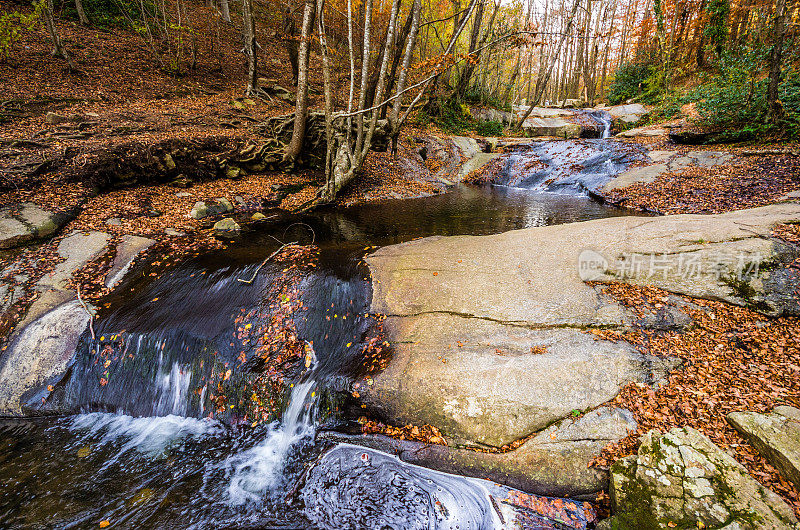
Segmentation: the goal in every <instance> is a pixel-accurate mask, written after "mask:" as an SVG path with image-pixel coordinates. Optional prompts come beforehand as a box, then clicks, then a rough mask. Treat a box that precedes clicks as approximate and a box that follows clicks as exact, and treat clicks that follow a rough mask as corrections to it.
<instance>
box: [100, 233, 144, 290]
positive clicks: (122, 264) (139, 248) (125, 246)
mask: <svg viewBox="0 0 800 530" xmlns="http://www.w3.org/2000/svg"><path fill="white" fill-rule="evenodd" d="M153 244H155V240H153V239H150V238H147V237H141V236H132V235H126V236H122V239H121V240H120V242H119V244H118V245H117V248H116V255H115V256H114V262H113V263H112V264H111V269H109V271H108V273H107V274H106V287H110V288H113V287H115V286H116V285H117V284H118V283H119V281H120V280H121V279H122V278H123V277H124V276H125V274H126V273H127V272H128V270H129V269H130V267H131V265H132V264H133V261H134V259H136V256H138V255H139V253H141V252H143V251H145V250H147V249H148V248H150V247H151V246H152V245H153Z"/></svg>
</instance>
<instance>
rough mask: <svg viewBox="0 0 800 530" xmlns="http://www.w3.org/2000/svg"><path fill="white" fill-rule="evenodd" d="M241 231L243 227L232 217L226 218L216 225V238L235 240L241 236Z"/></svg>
mask: <svg viewBox="0 0 800 530" xmlns="http://www.w3.org/2000/svg"><path fill="white" fill-rule="evenodd" d="M240 231H241V227H240V226H239V224H238V223H237V222H236V221H234V220H233V219H231V218H230V217H226V218H225V219H222V220H220V221H217V222H216V223H214V236H215V237H221V238H234V237H237V236H238V235H239V232H240Z"/></svg>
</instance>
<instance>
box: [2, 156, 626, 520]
mask: <svg viewBox="0 0 800 530" xmlns="http://www.w3.org/2000/svg"><path fill="white" fill-rule="evenodd" d="M593 142H594V143H593ZM602 142H611V141H609V140H598V141H596V142H595V141H591V140H590V141H586V142H585V143H584V144H582V147H580V149H581V150H582V155H581V156H579V155H578V154H577V151H578V150H579V148H578V147H576V145H573V144H571V143H569V142H553V143H552V144H551V145H550V146H543V145H539V144H534V145H533V146H531V147H530V151H528V152H525V153H534V154H537V156H538V155H541V158H542V159H545V158H547V159H548V160H550V162H549V164H550V165H549V166H548V167H550V171H549V173H548V175H549V176H547V177H545V176H544V175H541V176H537V177H534V176H533V173H534V172H535V171H534V169H533V168H527V169H526V168H525V167H523V166H524V165H525V164H526V161H525V160H526V159H525V157H526V156H528V155H527V154H525V153H523V152H520V153H515V154H512V155H511V157H510V160H512V159H513V162H510V166H509V171H510V173H509V174H514V172H519V175H518V177H519V181H520V182H522V181H525V182H526V184H525V185H522V186H519V187H526V189H513V188H510V187H502V186H499V187H491V186H485V187H467V186H461V187H458V188H456V189H455V190H454V191H452V192H449V193H446V194H441V195H439V196H433V197H428V198H421V199H413V200H406V201H391V202H387V203H381V204H368V205H364V206H358V207H353V208H345V209H337V210H320V211H318V212H315V213H313V214H310V215H307V216H304V217H302V218H301V219H297V218H292V219H289V220H286V221H279V222H277V223H276V224H275V225H270V226H269V227H267V228H264V229H262V230H260V231H254V232H250V233H247V234H246V235H245V237H244V238H243V239H242V241H240V242H238V243H235V244H231V245H230V246H229V248H228V249H226V250H224V251H220V252H216V253H213V254H210V255H204V256H200V257H198V258H195V259H191V260H188V261H186V262H184V263H182V264H180V265H179V266H177V267H175V268H174V269H169V270H162V269H157V268H154V267H152V266H150V265H148V264H143V265H139V266H137V267H136V268H134V270H132V271H131V272H130V273H129V274H128V276H126V277H125V278H124V279H123V280H122V283H121V284H120V286H119V287H118V288H117V289H116V290H115V291H114V292H113V293H112V294H111V295H109V296H108V297H107V298H106V299H105V300H104V303H103V304H102V305H103V308H102V309H101V311H100V315H99V318H98V319H96V321H95V323H94V331H95V338H94V339H92V337H90V335H89V333H88V331H86V332H84V334H83V336H82V337H81V341H80V344H79V346H78V348H77V351H76V353H75V356H74V358H73V359H72V360H71V361H70V364H69V366H68V367H67V369H66V372H65V374H64V376H63V377H62V378H60V379H59V380H57V381H47V382H45V386H44V388H45V389H46V390H45V389H37V390H36V391H35V392H32V393H31V394H30V396H29V399H28V401H27V403H26V407H27V410H31V411H35V412H37V413H41V414H49V416H40V417H31V418H25V419H2V418H0V527H3V528H30V527H40V528H41V527H48V528H49V527H59V528H79V527H81V528H82V527H87V526H92V527H95V526H97V525H98V524H100V523H101V522H102V521H110V522H111V524H113V525H114V527H124V528H133V527H142V528H220V527H258V528H322V529H335V528H343V527H350V528H382V527H386V528H406V527H407V528H461V529H465V528H504V527H506V528H551V527H552V528H555V526H548V525H550V522H548V521H550V519H547V520H544V519H542V520H535V518H532V517H533V516H532V515H530V514H531V512H530V511H528V512H525V510H522V511H520V510H519V509H518V508H519V506H520V503H522V504H524V503H525V502H535V503H538V504H536V505H537V506H539V505H547V500H546V498H536V499H533V498H532V497H531V498H521V497H513V495H512V493H513V491H512V490H508V489H507V488H502V487H500V486H498V485H496V484H492V483H488V482H485V481H479V480H476V479H467V478H465V477H459V476H455V475H447V474H444V473H438V472H434V471H430V470H427V469H423V468H419V467H415V466H411V465H408V464H405V463H403V462H400V461H399V460H397V459H396V458H394V457H392V456H390V455H386V454H383V453H380V452H377V451H372V450H363V449H360V448H356V447H353V446H337V447H334V448H331V447H329V446H328V445H326V443H323V442H322V441H319V442H318V441H317V440H316V438H315V437H316V432H317V430H318V428H319V427H320V424H321V423H322V422H326V423H325V425H326V428H330V426H331V425H333V426H334V428H335V426H336V425H341V424H342V422H344V421H349V420H354V419H355V417H357V415H358V414H360V413H361V412H360V408H358V406H357V405H354V404H353V403H350V405H349V406H351V407H355V409H356V410H355V411H353V410H348V408H347V407H348V406H346V403H345V402H346V400H347V399H350V398H348V397H347V396H349V395H350V394H349V392H348V393H347V394H346V395H345V394H343V393H342V392H341V391H342V390H347V389H348V388H349V387H348V384H349V382H351V381H353V380H354V379H355V378H356V377H360V376H361V375H362V374H363V371H364V370H365V369H366V366H365V357H364V354H363V352H364V351H365V346H366V345H367V344H368V343H370V340H371V335H370V333H371V330H372V328H373V326H374V322H375V321H374V319H373V318H372V316H370V315H369V314H368V312H369V306H370V299H371V284H370V280H369V272H368V270H367V269H366V267H365V266H364V264H363V262H362V261H361V260H362V258H363V256H364V254H365V252H366V251H367V249H370V248H374V247H377V246H382V245H388V244H394V243H399V242H402V241H409V240H411V239H414V238H418V237H427V236H432V235H461V234H476V235H482V234H493V233H500V232H505V231H509V230H515V229H520V228H526V227H531V226H543V225H551V224H558V223H566V222H574V221H582V220H587V219H595V218H600V217H608V216H616V215H626V214H627V213H626V212H625V211H623V210H619V209H614V208H610V207H607V206H604V205H601V204H599V203H597V202H595V201H593V200H592V199H590V198H589V197H587V196H585V195H584V194H581V193H578V192H579V191H580V190H581V189H582V188H581V186H589V185H590V184H591V183H590V182H589V180H591V179H592V178H595V177H592V175H595V176H596V178H597V180H598V181H599V180H602V178H606V177H607V175H608V174H609V173H610V172H611V171H617V170H619V169H620V168H622V167H623V166H624V165H625V164H626V163H627V160H628V159H626V158H625V156H627V155H624V154H623V153H621V152H619V151H618V150H616V149H615V148H612V149H606V148H605V147H604V145H605V144H604V143H602ZM545 155H546V156H545ZM529 159H532V158H530V157H529ZM572 160H577V161H580V162H581V165H580V166H579V169H580V171H577V172H576V170H575V168H572V169H569V168H566V167H560V165H563V164H564V163H565V161H572ZM570 163H571V162H570ZM557 166H558V167H557ZM553 175H558V179H557V180H558V181H559V182H558V183H557V184H556V183H550V184H545V183H544V181H546V180H548V179H549V178H552V176H553ZM514 179H517V176H515V177H514ZM570 179H573V180H572V181H570ZM511 180H512V178H511V177H509V186H510V185H511V183H510V182H511ZM515 182H516V181H515ZM554 188H563V189H567V188H571V189H574V190H575V192H574V193H572V194H569V193H562V194H555V193H535V192H532V190H542V191H553V189H554ZM298 221H300V222H302V224H303V225H304V226H305V227H307V228H303V229H302V230H299V231H298V229H297V227H296V225H297V223H298ZM292 227H294V228H292ZM312 232H313V236H314V237H313V238H314V239H315V246H316V247H317V249H318V254H317V255H315V258H314V260H313V265H312V264H311V263H309V264H308V266H306V267H302V268H296V269H292V270H290V269H291V266H290V265H289V264H288V263H277V262H275V261H274V260H273V261H271V262H268V263H266V264H265V265H264V266H263V267H261V263H262V261H263V260H264V258H265V257H266V256H269V255H270V254H271V253H272V252H274V251H275V250H276V248H277V247H278V246H279V245H278V243H276V241H275V238H278V239H281V240H283V241H300V243H301V244H302V245H305V246H306V247H307V246H309V243H310V241H311V239H312V238H311V236H310V235H309V234H310V233H312ZM287 271H288V272H287ZM243 278H245V279H248V278H254V281H253V282H252V283H246V282H242V281H240V279H243ZM265 336H269V337H273V336H277V337H280V340H279V341H277V342H275V343H274V344H273V343H272V342H270V341H266V342H265V340H264V337H265ZM262 354H263V355H262ZM265 358H266V359H269V362H267V363H263V362H262V363H261V365H259V362H258V361H259V360H260V359H265ZM264 364H266V366H265V365H264ZM272 365H275V366H280V368H281V369H280V373H279V374H272V373H270V371H269V369H270V367H271V366H272ZM51 388H52V390H51ZM254 395H255V396H256V398H257V399H256V398H253V396H254ZM346 414H347V415H349V416H347V417H345V415H346ZM337 422H338V423H337ZM517 494H519V495H524V494H521V493H520V492H517ZM566 504H570V503H566ZM381 507H383V508H381ZM570 509H571V508H570ZM523 513H527V514H528V515H527V516H523V515H521V514H523ZM581 513H583V508H582V507H580V506H577V505H576V508H575V510H574V511H571V512H569V515H570V517H573V516H574V517H576V519H575V520H576V521H578V522H579V523H580V524H581V525H583V526H580V525H578V526H576V528H583V527H585V522H586V521H585V518H584V519H581V517H582V516H581V515H580V514H581ZM557 515H558V514H557ZM562 516H565V515H564V514H560V515H558V517H562ZM526 517H527V518H526ZM554 517H555V515H554ZM520 521H522V522H520Z"/></svg>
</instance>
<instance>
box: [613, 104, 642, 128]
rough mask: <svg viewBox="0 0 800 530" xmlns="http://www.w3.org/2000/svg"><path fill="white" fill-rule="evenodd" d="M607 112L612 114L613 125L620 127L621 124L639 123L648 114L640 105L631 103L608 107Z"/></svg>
mask: <svg viewBox="0 0 800 530" xmlns="http://www.w3.org/2000/svg"><path fill="white" fill-rule="evenodd" d="M604 110H605V111H606V112H608V113H609V114H611V120H612V123H615V124H616V125H617V126H619V124H620V123H622V124H625V125H631V124H633V123H636V122H638V121H639V120H641V119H642V118H643V117H644V116H646V115H647V114H648V110H647V109H646V108H645V107H644V105H641V104H639V103H631V104H628V105H614V106H612V107H606V108H605V109H604Z"/></svg>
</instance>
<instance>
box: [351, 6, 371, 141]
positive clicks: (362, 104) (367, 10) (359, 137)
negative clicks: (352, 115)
mask: <svg viewBox="0 0 800 530" xmlns="http://www.w3.org/2000/svg"><path fill="white" fill-rule="evenodd" d="M364 4H365V5H364V45H363V47H362V50H363V56H362V58H361V91H360V92H359V95H358V110H359V111H363V110H364V109H365V108H367V107H366V101H367V81H368V80H367V76H368V75H369V54H370V31H371V29H372V0H366V2H364ZM363 142H364V114H363V113H359V114H358V116H357V117H356V148H355V151H356V152H359V151H361V146H362V145H363Z"/></svg>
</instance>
